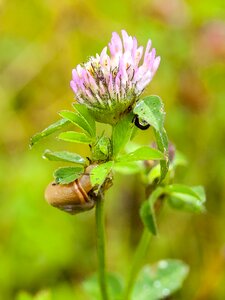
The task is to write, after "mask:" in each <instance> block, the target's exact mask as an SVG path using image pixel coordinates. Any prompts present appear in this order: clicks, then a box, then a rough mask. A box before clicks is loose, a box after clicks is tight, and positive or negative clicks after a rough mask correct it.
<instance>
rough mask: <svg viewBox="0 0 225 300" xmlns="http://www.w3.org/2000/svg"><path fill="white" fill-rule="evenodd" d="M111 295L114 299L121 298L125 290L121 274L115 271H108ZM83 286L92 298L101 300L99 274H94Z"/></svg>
mask: <svg viewBox="0 0 225 300" xmlns="http://www.w3.org/2000/svg"><path fill="white" fill-rule="evenodd" d="M106 280H107V286H108V293H109V297H110V299H112V300H120V299H121V295H122V291H123V281H122V278H121V277H120V276H118V275H117V274H115V273H108V274H107V276H106ZM83 288H84V290H85V291H86V292H87V294H88V295H89V296H91V299H93V300H96V299H99V300H101V299H102V297H101V293H100V289H99V282H98V276H97V274H95V275H93V276H92V277H90V278H89V279H87V280H86V281H85V282H84V283H83Z"/></svg>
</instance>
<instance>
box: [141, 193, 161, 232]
mask: <svg viewBox="0 0 225 300" xmlns="http://www.w3.org/2000/svg"><path fill="white" fill-rule="evenodd" d="M163 193H164V190H163V188H162V187H158V188H157V189H155V190H154V191H153V192H152V193H151V195H150V196H149V198H148V200H146V201H144V202H143V204H142V206H141V209H140V216H141V220H142V222H143V224H144V225H145V226H146V227H147V228H148V230H149V231H150V232H151V233H152V234H154V235H156V234H157V231H158V228H157V223H156V216H155V207H154V205H155V203H156V201H157V200H158V198H159V197H160V196H161V195H162V194H163Z"/></svg>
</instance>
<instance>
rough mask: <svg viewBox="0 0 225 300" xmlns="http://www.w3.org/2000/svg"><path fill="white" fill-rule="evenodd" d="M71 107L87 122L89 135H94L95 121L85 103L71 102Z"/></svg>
mask: <svg viewBox="0 0 225 300" xmlns="http://www.w3.org/2000/svg"><path fill="white" fill-rule="evenodd" d="M73 108H74V109H75V110H76V112H77V113H78V114H79V115H80V117H81V118H83V120H84V121H85V122H86V123H87V125H88V126H89V128H90V130H91V131H92V134H91V136H92V137H95V136H96V123H95V119H94V118H93V117H92V115H91V114H90V112H89V110H88V109H87V107H86V106H85V105H82V104H79V103H73Z"/></svg>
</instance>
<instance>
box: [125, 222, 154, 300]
mask: <svg viewBox="0 0 225 300" xmlns="http://www.w3.org/2000/svg"><path fill="white" fill-rule="evenodd" d="M150 240H151V234H150V232H149V230H148V229H146V228H145V229H144V230H143V233H142V236H141V238H140V241H139V244H138V246H137V249H136V252H135V255H134V258H133V262H132V266H131V270H130V273H129V277H128V281H127V285H126V288H125V294H124V300H129V299H130V293H131V291H132V288H133V286H134V283H135V280H136V277H137V273H138V271H139V270H140V268H141V265H142V260H143V258H144V256H145V254H146V252H147V250H148V246H149V243H150Z"/></svg>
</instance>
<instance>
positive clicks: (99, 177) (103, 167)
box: [91, 161, 113, 186]
mask: <svg viewBox="0 0 225 300" xmlns="http://www.w3.org/2000/svg"><path fill="white" fill-rule="evenodd" d="M112 165H113V161H108V162H106V163H104V164H100V165H98V166H97V167H95V168H94V169H92V171H91V183H92V185H93V186H95V185H99V186H101V185H102V184H103V182H104V181H105V179H106V177H107V176H108V174H109V173H110V171H111V169H112Z"/></svg>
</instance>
